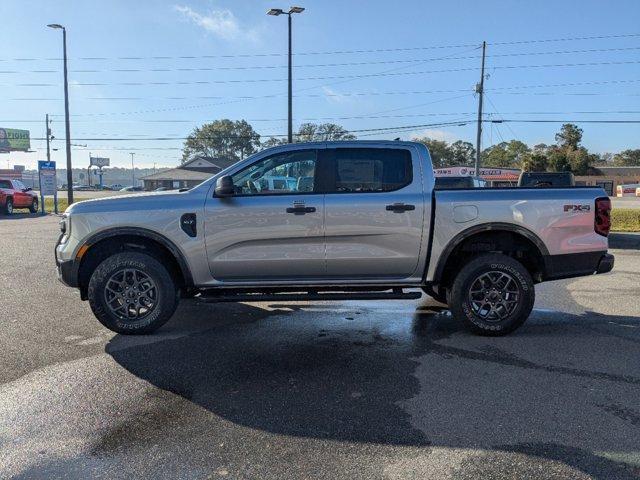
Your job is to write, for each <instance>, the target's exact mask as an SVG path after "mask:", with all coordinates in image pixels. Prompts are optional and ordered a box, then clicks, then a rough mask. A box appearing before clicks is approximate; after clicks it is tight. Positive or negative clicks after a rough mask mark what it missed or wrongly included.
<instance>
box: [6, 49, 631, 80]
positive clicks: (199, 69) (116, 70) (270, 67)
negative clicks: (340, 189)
mask: <svg viewBox="0 0 640 480" xmlns="http://www.w3.org/2000/svg"><path fill="white" fill-rule="evenodd" d="M634 50H640V47H623V48H593V49H583V50H556V51H547V52H519V53H503V54H493V55H487V58H499V57H523V56H524V57H526V56H539V55H559V54H580V53H599V52H623V51H634ZM475 59H476V57H475V56H465V57H447V58H443V57H440V58H423V59H420V58H417V59H415V58H414V59H404V60H380V61H368V62H340V63H338V62H334V63H317V64H302V65H296V66H295V68H296V70H297V69H301V68H327V67H353V66H367V65H389V64H402V63H404V64H411V63H427V62H435V61H450V60H475ZM284 68H287V65H248V66H233V67H183V68H180V67H178V68H112V69H91V70H87V69H84V70H70V72H71V73H108V72H114V73H140V72H149V73H165V72H215V71H233V70H276V69H284ZM23 73H47V74H58V73H60V72H59V71H58V70H0V74H23Z"/></svg>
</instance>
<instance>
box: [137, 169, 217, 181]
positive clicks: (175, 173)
mask: <svg viewBox="0 0 640 480" xmlns="http://www.w3.org/2000/svg"><path fill="white" fill-rule="evenodd" d="M215 173H216V172H200V171H198V170H187V169H186V168H170V169H169V170H163V171H162V172H158V173H153V174H151V175H147V176H145V177H141V178H140V179H141V180H149V181H151V180H156V181H161V180H171V181H179V180H184V181H187V180H200V181H204V180H206V179H207V178H211V177H212V176H213V175H214V174H215Z"/></svg>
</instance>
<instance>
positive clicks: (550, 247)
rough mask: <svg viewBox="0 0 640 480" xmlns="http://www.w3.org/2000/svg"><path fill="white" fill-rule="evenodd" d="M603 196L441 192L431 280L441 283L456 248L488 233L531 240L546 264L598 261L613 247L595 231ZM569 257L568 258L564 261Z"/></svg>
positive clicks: (592, 192)
mask: <svg viewBox="0 0 640 480" xmlns="http://www.w3.org/2000/svg"><path fill="white" fill-rule="evenodd" d="M604 196H605V193H604V191H603V190H602V189H600V188H575V187H573V188H546V189H544V188H543V189H541V188H503V189H500V188H495V189H494V188H491V189H465V190H437V191H435V192H434V197H435V217H434V225H433V243H432V247H431V255H430V262H429V266H428V269H427V274H426V280H427V281H429V282H431V281H434V279H436V280H437V277H438V275H439V274H440V272H438V269H439V268H440V269H442V262H444V261H446V258H447V256H448V255H449V254H450V252H451V251H452V250H453V248H454V247H455V245H457V244H458V243H459V242H460V241H462V240H464V239H465V237H468V236H469V235H472V234H477V233H478V232H485V231H499V230H505V231H508V232H514V234H517V235H521V236H523V237H525V238H527V239H528V241H530V242H531V243H533V244H534V245H535V246H536V247H537V249H538V250H539V251H540V253H541V254H542V255H543V256H544V257H545V258H544V262H545V263H546V264H547V265H549V264H551V265H552V264H553V262H554V260H556V263H558V261H559V262H565V263H566V262H570V261H576V262H580V260H581V259H584V258H585V257H589V256H590V254H593V255H592V256H593V257H594V259H595V260H596V261H597V259H598V258H599V255H601V254H602V253H603V252H606V250H607V247H608V242H607V237H605V236H602V235H600V234H598V233H596V232H595V230H594V215H595V200H596V198H599V197H604ZM576 254H585V255H583V256H579V255H576ZM565 255H569V257H559V256H565ZM572 259H573V260H572ZM588 268H590V267H588ZM547 276H548V277H549V276H552V275H550V274H549V275H547ZM560 276H561V275H555V277H560Z"/></svg>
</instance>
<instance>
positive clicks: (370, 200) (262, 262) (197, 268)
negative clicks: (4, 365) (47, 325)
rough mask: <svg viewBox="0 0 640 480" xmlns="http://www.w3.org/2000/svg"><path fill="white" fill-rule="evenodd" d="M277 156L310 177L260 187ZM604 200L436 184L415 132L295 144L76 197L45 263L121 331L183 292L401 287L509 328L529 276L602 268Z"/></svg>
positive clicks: (219, 297)
mask: <svg viewBox="0 0 640 480" xmlns="http://www.w3.org/2000/svg"><path fill="white" fill-rule="evenodd" d="M281 171H287V172H300V175H301V177H300V178H302V175H304V176H305V177H309V176H313V177H314V181H313V189H312V191H310V192H307V191H305V192H299V191H297V190H291V191H283V192H279V193H275V194H274V193H272V192H268V193H266V194H265V193H262V192H260V191H256V186H255V184H254V183H253V182H255V181H258V182H259V181H260V179H262V178H272V177H274V175H276V172H281ZM294 178H295V177H294ZM610 208H611V202H610V200H609V198H608V197H607V196H606V195H605V192H604V190H603V189H602V188H592V187H584V188H582V187H578V188H553V189H542V188H540V189H517V188H504V189H503V188H492V189H484V188H477V189H464V190H455V189H454V190H435V191H434V175H433V167H432V163H431V158H430V156H429V151H428V150H427V148H426V147H425V146H424V145H423V144H420V143H414V142H400V141H360V142H359V141H348V142H318V143H294V144H288V145H283V146H278V147H274V148H271V149H267V150H263V151H262V152H259V153H257V154H255V155H252V156H250V157H248V158H246V159H244V160H242V161H240V162H238V163H236V164H235V165H233V166H231V167H229V168H228V169H226V170H225V171H224V173H223V174H218V175H215V176H213V177H212V178H210V179H209V180H206V181H205V182H203V183H201V184H200V185H198V186H196V187H194V188H192V189H191V190H188V191H184V192H169V193H162V194H159V193H146V194H141V195H136V196H135V198H133V197H132V196H127V195H124V196H120V197H111V198H105V199H99V200H92V201H86V202H78V203H74V204H73V205H71V206H70V207H69V208H67V210H66V212H65V214H64V217H63V221H62V222H61V230H62V235H61V236H60V239H59V241H58V243H57V245H56V249H55V251H56V264H57V269H58V274H59V277H60V279H61V280H62V281H63V282H64V283H65V284H67V285H69V286H71V287H75V288H78V289H79V290H80V297H81V298H82V299H83V300H89V305H90V306H91V309H92V310H93V313H94V315H95V316H96V317H97V318H98V320H99V321H100V322H102V323H103V324H104V325H105V326H106V327H107V328H109V329H111V330H113V331H115V332H119V333H125V334H136V333H149V332H152V331H154V330H156V329H157V328H159V327H160V326H161V325H163V324H164V323H165V322H166V321H167V320H169V318H170V317H171V316H172V315H173V313H174V311H175V309H176V307H177V304H178V301H179V299H180V297H181V296H192V295H194V294H199V297H198V299H199V301H204V302H228V301H232V302H244V301H275V302H278V301H287V300H295V301H302V300H336V299H340V300H344V299H358V300H363V299H387V300H408V299H415V298H419V297H420V295H421V292H419V291H415V290H414V291H407V290H406V289H408V288H414V289H420V288H422V289H423V290H424V291H426V292H428V293H429V295H432V296H433V297H434V298H436V299H437V300H438V301H441V302H443V303H447V304H448V305H449V308H450V310H451V312H452V314H453V317H454V318H456V319H459V320H460V321H462V322H463V323H464V324H465V325H466V326H467V327H468V328H469V329H470V330H471V331H473V332H475V333H479V334H483V335H504V334H506V333H509V332H511V331H513V330H515V329H516V328H518V327H519V326H520V325H522V323H523V322H524V321H525V320H526V319H527V317H528V316H529V314H530V312H531V309H532V308H533V304H534V300H535V288H534V285H535V284H536V283H539V282H544V281H548V280H555V279H559V278H568V277H577V276H582V275H591V274H593V273H605V272H608V271H610V270H611V269H612V268H613V263H614V258H613V256H612V255H610V254H608V253H607V248H608V242H607V235H608V234H609V227H610V217H609V212H610Z"/></svg>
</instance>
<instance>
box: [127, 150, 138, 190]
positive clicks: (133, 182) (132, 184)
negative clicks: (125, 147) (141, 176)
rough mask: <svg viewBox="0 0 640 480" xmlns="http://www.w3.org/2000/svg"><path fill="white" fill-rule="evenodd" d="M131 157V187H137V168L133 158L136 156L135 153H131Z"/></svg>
mask: <svg viewBox="0 0 640 480" xmlns="http://www.w3.org/2000/svg"><path fill="white" fill-rule="evenodd" d="M129 155H131V186H132V187H135V186H136V170H135V167H134V166H133V156H134V155H135V153H133V152H130V153H129Z"/></svg>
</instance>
